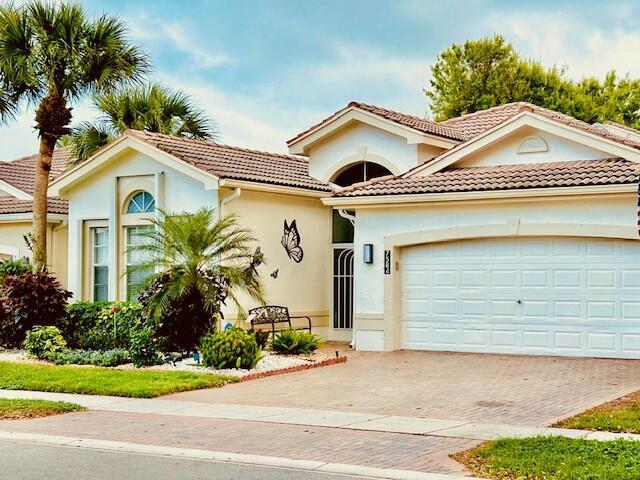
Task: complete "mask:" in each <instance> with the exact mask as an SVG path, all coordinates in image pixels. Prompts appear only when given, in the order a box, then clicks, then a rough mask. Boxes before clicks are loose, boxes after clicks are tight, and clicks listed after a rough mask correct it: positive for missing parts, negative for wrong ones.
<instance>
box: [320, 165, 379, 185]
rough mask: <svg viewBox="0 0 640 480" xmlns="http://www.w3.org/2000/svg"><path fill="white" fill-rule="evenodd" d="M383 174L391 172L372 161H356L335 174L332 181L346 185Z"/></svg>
mask: <svg viewBox="0 0 640 480" xmlns="http://www.w3.org/2000/svg"><path fill="white" fill-rule="evenodd" d="M385 175H391V172H390V171H389V170H388V169H387V168H385V167H383V166H382V165H379V164H377V163H373V162H358V163H354V164H352V165H349V166H348V167H347V168H345V169H344V170H342V171H341V172H340V173H339V174H338V175H336V176H335V178H334V179H333V180H332V183H335V184H336V185H338V186H340V187H348V186H349V185H353V184H354V183H358V182H365V181H367V180H371V179H372V178H376V177H384V176H385Z"/></svg>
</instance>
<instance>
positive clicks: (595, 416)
mask: <svg viewBox="0 0 640 480" xmlns="http://www.w3.org/2000/svg"><path fill="white" fill-rule="evenodd" d="M554 427H562V428H579V429H583V430H606V431H607V432H624V433H640V391H638V392H634V393H632V394H630V395H627V396H626V397H621V398H618V399H616V400H613V401H611V402H608V403H604V404H602V405H599V406H597V407H595V408H592V409H591V410H587V411H586V412H582V413H580V414H578V415H576V416H574V417H571V418H568V419H566V420H562V421H560V422H558V423H556V424H555V425H554Z"/></svg>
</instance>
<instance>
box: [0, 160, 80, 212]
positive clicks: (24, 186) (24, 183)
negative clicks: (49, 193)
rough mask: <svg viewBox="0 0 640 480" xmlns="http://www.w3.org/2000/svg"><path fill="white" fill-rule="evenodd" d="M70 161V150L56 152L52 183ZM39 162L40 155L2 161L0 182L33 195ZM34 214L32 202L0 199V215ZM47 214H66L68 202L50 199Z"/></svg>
mask: <svg viewBox="0 0 640 480" xmlns="http://www.w3.org/2000/svg"><path fill="white" fill-rule="evenodd" d="M70 159H71V154H70V152H69V149H68V148H58V149H56V150H54V153H53V159H52V162H51V174H50V179H51V180H52V181H53V180H54V179H55V178H56V177H57V176H58V175H60V174H61V173H62V172H63V171H64V170H65V169H66V168H67V167H68V165H69V161H70ZM37 160H38V155H37V154H35V155H29V156H26V157H22V158H18V159H16V160H11V161H0V180H1V181H3V182H6V183H7V184H9V185H11V186H12V187H15V188H16V189H18V190H20V191H22V192H24V193H26V194H28V195H32V194H33V185H34V179H35V165H36V161H37ZM26 198H29V197H26ZM32 212H33V201H32V200H24V199H18V198H16V197H14V196H5V197H0V215H4V214H18V213H32ZM47 212H48V213H59V214H66V213H67V212H68V204H67V201H66V200H63V199H61V198H58V197H50V198H49V199H48V201H47Z"/></svg>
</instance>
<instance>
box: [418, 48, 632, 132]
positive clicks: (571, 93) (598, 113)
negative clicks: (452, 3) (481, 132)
mask: <svg viewBox="0 0 640 480" xmlns="http://www.w3.org/2000/svg"><path fill="white" fill-rule="evenodd" d="M431 72H432V79H431V81H430V88H428V89H425V94H426V95H427V97H428V98H429V99H430V100H431V111H432V113H433V114H434V116H435V118H436V120H446V119H447V118H451V117H456V116H459V115H462V114H465V113H471V112H475V111H478V110H483V109H486V108H490V107H494V106H497V105H501V104H504V103H509V102H518V101H522V102H531V103H534V104H536V105H539V106H541V107H546V108H550V109H552V110H557V111H559V112H562V113H566V114H568V115H572V116H574V117H576V118H578V119H580V120H584V121H586V122H589V123H593V122H602V121H605V120H613V121H617V122H620V123H623V124H626V125H629V126H631V127H640V80H637V79H630V78H628V77H623V78H619V77H618V76H617V75H616V72H615V71H611V72H609V73H608V74H607V75H606V77H605V79H604V81H600V80H598V79H597V78H593V77H588V78H583V79H582V80H580V81H579V82H575V81H572V80H570V79H568V78H566V76H565V74H566V69H564V68H557V67H555V66H554V67H552V68H545V67H543V66H542V65H541V64H540V62H538V61H534V60H527V59H523V58H520V56H519V55H518V53H517V52H516V51H515V49H514V48H513V46H512V45H511V44H509V43H507V42H506V40H505V39H504V37H502V36H500V35H495V36H493V37H487V38H481V39H480V40H473V41H467V42H465V43H464V44H462V45H458V44H453V45H452V46H451V47H449V48H447V49H446V50H444V51H443V52H442V53H440V55H439V56H438V59H437V61H436V63H435V64H434V65H433V66H432V67H431Z"/></svg>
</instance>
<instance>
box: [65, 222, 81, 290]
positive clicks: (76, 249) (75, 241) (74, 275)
mask: <svg viewBox="0 0 640 480" xmlns="http://www.w3.org/2000/svg"><path fill="white" fill-rule="evenodd" d="M83 228H84V221H83V220H76V221H75V222H69V231H68V235H69V237H68V242H69V245H68V247H67V248H68V251H67V253H68V258H67V268H68V273H67V275H68V283H69V291H70V292H71V293H72V294H73V297H72V299H73V301H74V302H78V301H80V300H82V261H83V255H82V252H83V251H84V248H83V247H84V245H83V238H82V237H83V234H84V232H83V231H82V230H83Z"/></svg>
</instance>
